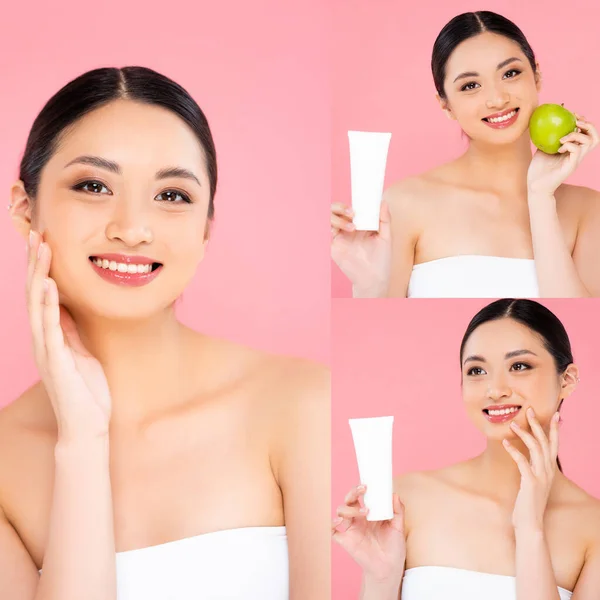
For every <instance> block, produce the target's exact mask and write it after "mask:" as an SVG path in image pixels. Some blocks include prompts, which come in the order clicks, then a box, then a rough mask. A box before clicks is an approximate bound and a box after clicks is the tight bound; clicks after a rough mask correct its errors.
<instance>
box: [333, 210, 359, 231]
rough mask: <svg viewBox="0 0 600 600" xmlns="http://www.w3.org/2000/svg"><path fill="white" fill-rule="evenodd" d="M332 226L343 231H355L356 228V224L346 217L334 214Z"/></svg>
mask: <svg viewBox="0 0 600 600" xmlns="http://www.w3.org/2000/svg"><path fill="white" fill-rule="evenodd" d="M331 226H332V227H336V228H337V229H343V230H344V231H354V230H355V229H356V227H355V226H354V223H353V222H352V221H350V220H348V219H347V218H345V217H339V216H337V215H334V214H333V213H332V215H331Z"/></svg>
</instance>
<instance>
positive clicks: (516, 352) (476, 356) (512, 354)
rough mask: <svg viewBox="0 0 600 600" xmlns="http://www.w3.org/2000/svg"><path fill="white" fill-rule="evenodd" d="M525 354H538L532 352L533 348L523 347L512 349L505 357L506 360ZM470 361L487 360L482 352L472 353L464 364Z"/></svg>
mask: <svg viewBox="0 0 600 600" xmlns="http://www.w3.org/2000/svg"><path fill="white" fill-rule="evenodd" d="M524 354H531V355H533V356H537V354H536V353H535V352H532V351H531V350H525V349H522V350H512V351H511V352H507V353H506V354H505V355H504V358H505V359H506V360H508V359H509V358H515V357H516V356H523V355H524ZM468 362H486V360H485V358H483V356H481V355H480V354H472V355H471V356H467V358H465V360H464V361H463V365H465V364H466V363H468Z"/></svg>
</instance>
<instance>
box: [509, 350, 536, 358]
mask: <svg viewBox="0 0 600 600" xmlns="http://www.w3.org/2000/svg"><path fill="white" fill-rule="evenodd" d="M524 354H531V355H533V356H537V354H536V353H535V352H532V351H531V350H513V351H512V352H507V353H506V354H505V355H504V358H505V359H509V358H515V356H523V355H524Z"/></svg>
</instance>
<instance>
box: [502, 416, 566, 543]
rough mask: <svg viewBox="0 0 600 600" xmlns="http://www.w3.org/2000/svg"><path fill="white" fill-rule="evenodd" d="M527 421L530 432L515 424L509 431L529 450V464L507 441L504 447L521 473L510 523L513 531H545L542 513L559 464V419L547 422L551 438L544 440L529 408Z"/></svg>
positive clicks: (555, 418)
mask: <svg viewBox="0 0 600 600" xmlns="http://www.w3.org/2000/svg"><path fill="white" fill-rule="evenodd" d="M526 414H527V420H528V421H529V425H530V426H531V431H532V433H528V432H527V431H524V430H523V429H522V428H521V427H519V425H517V423H516V422H514V421H513V422H512V423H511V429H512V430H513V431H514V432H515V433H516V434H517V435H518V436H519V437H520V438H521V439H522V440H523V442H524V444H525V445H526V446H527V448H528V449H529V456H530V460H529V462H528V461H527V459H526V458H525V456H523V454H521V452H519V451H518V450H517V449H516V448H515V447H514V446H513V445H512V444H511V443H510V442H509V441H508V440H507V439H505V440H504V447H505V448H506V450H507V452H508V453H509V454H510V455H511V457H512V458H513V460H514V461H515V462H516V463H517V466H518V467H519V471H520V472H521V487H520V488H519V493H518V494H517V500H516V502H515V508H514V511H513V516H512V522H513V527H514V528H515V529H516V530H535V531H541V532H543V531H544V512H545V511H546V504H547V503H548V496H549V495H550V489H551V488H552V482H553V481H554V476H555V474H556V470H557V468H558V465H557V463H556V458H557V456H558V419H559V413H558V412H557V413H555V414H554V416H553V417H552V421H551V423H550V435H549V438H548V437H546V434H545V433H544V430H543V429H542V426H541V425H540V423H539V421H538V420H537V417H536V416H535V413H534V411H533V409H532V408H528V409H527V413H526Z"/></svg>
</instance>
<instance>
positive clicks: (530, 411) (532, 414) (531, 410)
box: [527, 407, 535, 417]
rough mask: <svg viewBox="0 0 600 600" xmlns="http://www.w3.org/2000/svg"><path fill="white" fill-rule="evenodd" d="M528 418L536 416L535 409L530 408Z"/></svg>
mask: <svg viewBox="0 0 600 600" xmlns="http://www.w3.org/2000/svg"><path fill="white" fill-rule="evenodd" d="M527 416H529V417H533V416H535V413H534V412H533V408H531V407H529V408H528V409H527Z"/></svg>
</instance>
